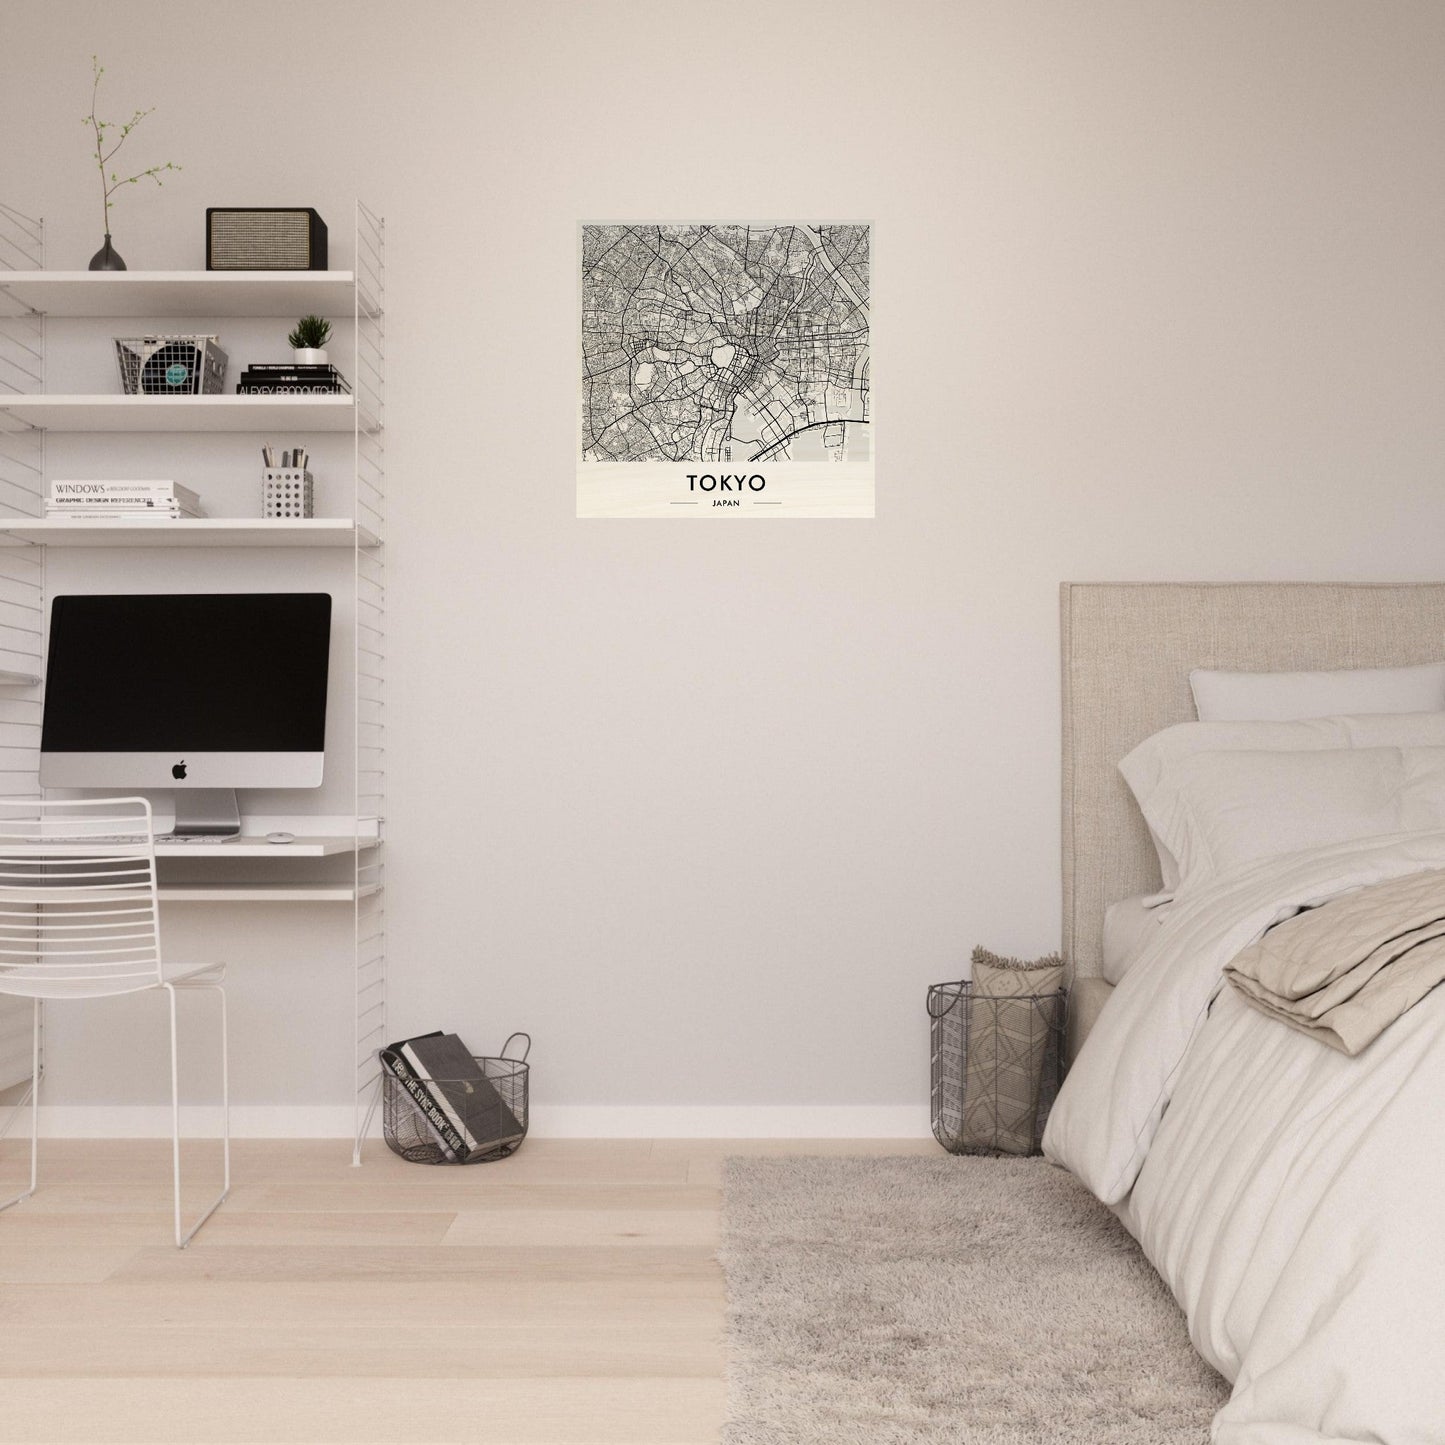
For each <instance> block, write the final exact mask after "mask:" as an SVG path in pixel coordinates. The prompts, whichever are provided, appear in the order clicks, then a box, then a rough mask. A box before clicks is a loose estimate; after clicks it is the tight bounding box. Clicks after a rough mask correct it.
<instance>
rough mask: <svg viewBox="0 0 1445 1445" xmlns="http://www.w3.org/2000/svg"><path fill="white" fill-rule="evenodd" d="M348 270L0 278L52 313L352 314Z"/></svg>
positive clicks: (2, 288)
mask: <svg viewBox="0 0 1445 1445" xmlns="http://www.w3.org/2000/svg"><path fill="white" fill-rule="evenodd" d="M355 281H356V278H355V276H354V275H353V274H352V272H350V271H11V272H6V273H5V274H4V276H3V279H0V292H8V293H9V294H10V295H11V296H12V297H14V298H15V300H17V301H19V302H20V303H21V304H22V305H25V306H28V307H30V308H31V310H33V311H43V312H45V314H46V315H47V316H217V317H221V316H276V317H290V318H293V319H294V318H295V317H297V316H302V315H305V314H306V313H307V312H316V313H318V314H320V315H322V316H327V315H330V316H334V317H343V316H345V317H350V315H351V312H352V304H353V294H352V288H353V287H354V285H355Z"/></svg>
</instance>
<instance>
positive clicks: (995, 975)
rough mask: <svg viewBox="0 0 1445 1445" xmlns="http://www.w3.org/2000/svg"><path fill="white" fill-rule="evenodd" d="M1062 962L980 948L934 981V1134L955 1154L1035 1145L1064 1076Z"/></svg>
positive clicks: (1034, 1149) (1022, 1150)
mask: <svg viewBox="0 0 1445 1445" xmlns="http://www.w3.org/2000/svg"><path fill="white" fill-rule="evenodd" d="M1063 983H1064V963H1063V959H1062V958H1060V957H1059V956H1058V955H1057V954H1053V955H1050V956H1049V957H1047V958H1041V959H1038V960H1036V961H1034V962H1032V963H1029V962H1023V961H1021V960H1019V959H1014V958H1000V957H999V956H998V955H997V954H993V953H990V952H989V951H988V950H987V949H983V948H976V949H974V951H973V976H972V978H967V979H961V980H959V981H958V982H957V983H938V984H934V985H933V986H932V987H931V988H930V989H929V990H928V1016H929V1019H930V1021H931V1028H930V1033H931V1043H932V1090H931V1108H932V1116H933V1135H934V1138H936V1139H937V1140H938V1142H939V1143H940V1144H942V1145H943V1147H944V1148H945V1149H947V1150H948V1151H949V1153H950V1154H1037V1153H1039V1151H1040V1146H1041V1144H1042V1142H1043V1137H1044V1124H1045V1123H1046V1122H1047V1120H1048V1116H1049V1109H1050V1108H1051V1107H1052V1105H1053V1102H1054V1098H1055V1096H1056V1095H1057V1094H1058V1091H1059V1085H1060V1084H1061V1083H1062V1082H1063V1065H1064V1002H1065V990H1064V987H1063Z"/></svg>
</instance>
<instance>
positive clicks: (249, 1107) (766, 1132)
mask: <svg viewBox="0 0 1445 1445" xmlns="http://www.w3.org/2000/svg"><path fill="white" fill-rule="evenodd" d="M217 1118H218V1116H217V1111H216V1110H215V1109H213V1108H206V1107H203V1106H195V1107H188V1108H183V1109H182V1110H181V1130H182V1132H183V1133H184V1134H186V1135H187V1136H201V1137H204V1136H207V1135H210V1134H214V1133H215V1130H216V1125H217ZM354 1119H355V1115H354V1114H353V1112H352V1110H351V1108H350V1107H349V1106H348V1105H345V1104H315V1105H306V1104H295V1105H293V1104H237V1105H234V1106H233V1107H232V1109H231V1134H232V1136H233V1137H234V1138H237V1139H349V1138H351V1137H352V1131H353V1130H354V1128H355V1123H354ZM27 1128H28V1121H27V1120H26V1119H25V1118H24V1117H19V1118H16V1119H15V1120H14V1122H13V1123H12V1124H11V1127H10V1137H11V1138H12V1139H15V1138H16V1137H18V1136H24V1134H25V1133H26V1132H27ZM40 1131H41V1133H42V1134H43V1135H44V1136H45V1137H47V1138H51V1139H159V1138H168V1137H169V1136H170V1132H171V1113H170V1109H169V1108H167V1107H166V1106H164V1105H101V1104H97V1105H89V1104H42V1105H41V1107H40ZM379 1132H380V1121H379V1120H376V1119H374V1120H373V1121H372V1133H373V1134H376V1133H379ZM928 1132H929V1127H928V1110H927V1108H926V1106H924V1105H921V1104H919V1105H915V1104H856V1105H855V1104H829V1105H808V1104H743V1105H728V1104H717V1105H713V1104H620V1105H612V1104H552V1105H545V1106H541V1107H537V1108H534V1109H533V1110H532V1119H531V1133H532V1137H533V1138H537V1139H925V1138H927V1137H928Z"/></svg>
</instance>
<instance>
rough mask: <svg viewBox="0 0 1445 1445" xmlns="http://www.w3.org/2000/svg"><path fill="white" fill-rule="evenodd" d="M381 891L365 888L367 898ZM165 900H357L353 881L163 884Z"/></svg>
mask: <svg viewBox="0 0 1445 1445" xmlns="http://www.w3.org/2000/svg"><path fill="white" fill-rule="evenodd" d="M376 891H377V890H376V889H375V888H374V887H364V888H362V890H361V896H362V897H363V898H368V897H370V896H371V895H372V894H373V893H375V892H376ZM156 895H157V896H158V897H159V899H160V901H161V902H162V903H355V902H356V896H357V894H356V889H355V888H354V887H353V886H352V885H351V884H350V883H160V884H158V885H157V886H156Z"/></svg>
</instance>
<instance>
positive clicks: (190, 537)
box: [0, 517, 379, 682]
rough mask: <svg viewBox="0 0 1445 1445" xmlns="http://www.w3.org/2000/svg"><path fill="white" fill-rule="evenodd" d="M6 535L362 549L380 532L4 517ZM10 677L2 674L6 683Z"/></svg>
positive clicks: (332, 522)
mask: <svg viewBox="0 0 1445 1445" xmlns="http://www.w3.org/2000/svg"><path fill="white" fill-rule="evenodd" d="M0 537H13V538H15V539H16V540H17V541H21V542H30V543H33V544H34V545H36V546H45V547H362V548H371V547H376V546H378V545H379V540H378V538H377V536H376V534H375V533H374V532H371V531H368V530H367V529H366V528H365V527H358V526H357V525H356V524H355V523H354V522H350V521H347V520H346V518H344V517H305V518H301V517H297V518H284V519H283V518H274V519H269V520H268V519H264V518H261V517H196V518H191V517H185V518H178V519H176V520H170V519H166V520H161V521H148V520H146V519H145V518H118V519H116V520H114V521H112V520H110V519H108V518H101V519H99V520H96V521H92V520H90V519H88V518H87V519H86V520H85V521H67V520H65V519H64V518H61V519H59V520H57V519H54V518H50V517H35V518H30V517H26V518H19V519H16V518H0ZM3 681H4V675H3V674H0V682H3Z"/></svg>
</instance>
